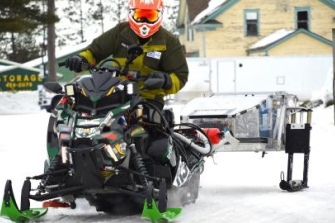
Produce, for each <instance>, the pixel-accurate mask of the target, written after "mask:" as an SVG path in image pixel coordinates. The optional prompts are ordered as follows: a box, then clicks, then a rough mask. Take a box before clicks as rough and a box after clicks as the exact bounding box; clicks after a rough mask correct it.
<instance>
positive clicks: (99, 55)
mask: <svg viewBox="0 0 335 223" xmlns="http://www.w3.org/2000/svg"><path fill="white" fill-rule="evenodd" d="M118 33H119V25H117V26H115V27H114V28H112V29H110V30H108V31H107V32H105V33H103V34H101V35H100V36H98V37H97V38H95V39H94V40H93V41H92V43H91V44H90V45H89V46H88V47H87V48H86V49H85V50H84V51H83V52H81V53H80V54H79V55H81V56H83V57H85V58H86V59H87V60H88V62H89V63H90V64H94V65H96V64H98V63H99V62H100V61H102V60H104V59H106V58H107V57H109V56H110V55H112V54H113V52H115V47H116V46H115V43H117V42H118V38H119V35H118Z"/></svg>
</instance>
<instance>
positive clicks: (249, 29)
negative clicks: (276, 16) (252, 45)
mask: <svg viewBox="0 0 335 223" xmlns="http://www.w3.org/2000/svg"><path fill="white" fill-rule="evenodd" d="M244 17H245V35H246V36H258V34H259V31H258V29H259V15H258V10H246V11H245V12H244Z"/></svg>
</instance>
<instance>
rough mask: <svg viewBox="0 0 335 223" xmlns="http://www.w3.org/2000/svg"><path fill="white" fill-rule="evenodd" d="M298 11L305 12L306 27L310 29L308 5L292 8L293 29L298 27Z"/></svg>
mask: <svg viewBox="0 0 335 223" xmlns="http://www.w3.org/2000/svg"><path fill="white" fill-rule="evenodd" d="M299 12H307V21H306V23H307V29H306V30H308V31H310V29H311V19H310V18H311V9H310V7H295V10H294V17H295V18H294V21H295V29H299V20H298V13H299ZM300 29H304V28H300Z"/></svg>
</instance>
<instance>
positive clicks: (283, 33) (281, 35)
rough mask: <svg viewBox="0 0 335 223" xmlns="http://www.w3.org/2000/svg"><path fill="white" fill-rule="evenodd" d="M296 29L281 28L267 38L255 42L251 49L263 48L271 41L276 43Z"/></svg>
mask: <svg viewBox="0 0 335 223" xmlns="http://www.w3.org/2000/svg"><path fill="white" fill-rule="evenodd" d="M294 31H295V30H286V29H280V30H277V31H276V32H274V33H272V34H270V35H268V36H266V37H265V38H263V39H261V40H259V41H258V42H256V43H254V44H253V45H252V46H251V47H250V48H249V49H257V48H262V47H265V46H268V45H269V44H271V43H274V42H276V41H278V40H280V39H282V38H284V37H285V36H288V35H289V34H291V33H293V32H294Z"/></svg>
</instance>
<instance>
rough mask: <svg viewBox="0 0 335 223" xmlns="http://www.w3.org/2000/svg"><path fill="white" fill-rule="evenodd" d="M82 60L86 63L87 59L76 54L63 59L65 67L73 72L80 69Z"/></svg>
mask: <svg viewBox="0 0 335 223" xmlns="http://www.w3.org/2000/svg"><path fill="white" fill-rule="evenodd" d="M83 62H84V63H87V60H86V59H85V58H84V57H81V56H78V55H76V56H72V57H69V58H67V59H66V60H65V67H66V68H68V69H69V70H73V71H74V72H80V71H82V69H81V65H82V63H83Z"/></svg>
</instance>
